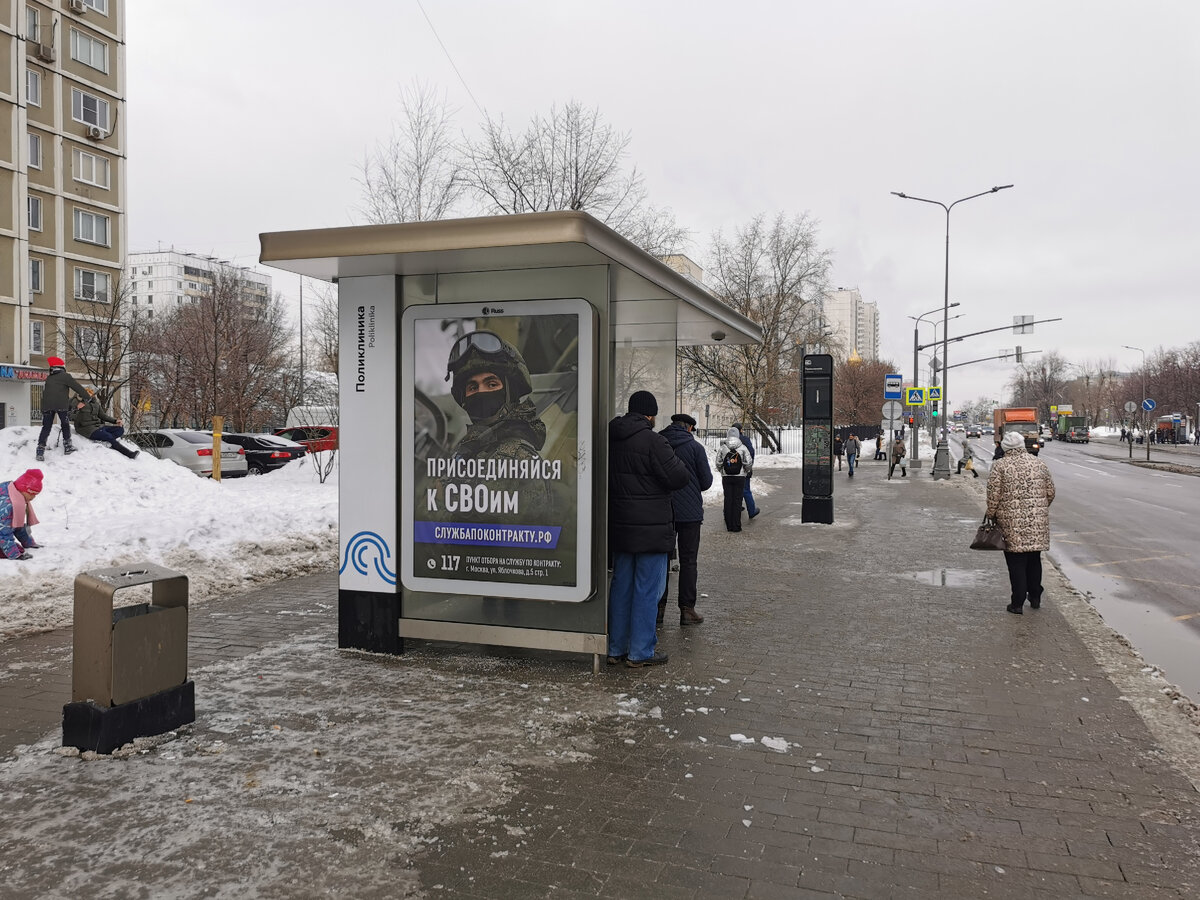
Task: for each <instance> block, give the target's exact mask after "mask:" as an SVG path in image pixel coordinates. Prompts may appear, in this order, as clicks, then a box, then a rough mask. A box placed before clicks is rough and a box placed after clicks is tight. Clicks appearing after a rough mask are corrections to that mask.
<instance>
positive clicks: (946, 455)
mask: <svg viewBox="0 0 1200 900" xmlns="http://www.w3.org/2000/svg"><path fill="white" fill-rule="evenodd" d="M1010 187H1012V185H1011V184H1001V185H997V186H995V187H993V188H991V189H990V190H986V191H980V192H979V193H978V194H972V195H971V196H969V197H961V198H959V199H958V200H955V201H954V202H953V203H951V204H950V205H949V206H947V205H946V204H945V203H943V202H942V201H940V200H927V199H926V198H924V197H913V196H911V195H909V194H905V193H902V192H900V191H892V193H893V194H895V195H896V196H897V197H899V198H900V199H901V200H916V201H918V202H919V203H932V204H933V205H934V206H940V207H941V208H942V209H944V210H945V211H946V271H945V278H944V280H943V295H942V326H943V328H945V326H946V325H947V324H948V323H949V321H950V210H952V209H954V207H956V206H958V204H960V203H965V202H966V201H968V200H974V199H975V198H976V197H982V196H984V194H994V193H996V192H997V191H1003V190H1007V189H1008V188H1010ZM949 334H950V332H949V329H948V328H947V329H946V330H945V331H943V332H942V405H943V406H945V405H946V404H947V403H948V402H949V397H948V394H947V391H946V349H947V347H946V345H947V343H948V337H949ZM933 477H934V478H937V479H943V478H949V477H950V425H949V420H948V419H945V418H943V419H942V438H941V440H940V441H938V445H937V454H936V456H935V457H934V462H933Z"/></svg>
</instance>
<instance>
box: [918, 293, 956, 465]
mask: <svg viewBox="0 0 1200 900" xmlns="http://www.w3.org/2000/svg"><path fill="white" fill-rule="evenodd" d="M950 305H951V306H958V301H957V300H956V301H954V302H953V303H951V304H950ZM940 311H941V307H940V306H939V307H937V309H931V310H930V311H929V312H924V313H921V314H920V315H919V316H909V317H908V318H910V319H912V320H913V367H912V377H913V387H920V385H919V384H918V383H917V381H918V378H917V351H918V350H920V349H921V342H920V338H919V337H918V333H917V332H918V328H919V327H920V325H921V320H923V319H924V318H925V317H926V316H932V315H933V314H934V313H935V312H940ZM956 318H957V317H956ZM933 324H934V325H936V324H937V323H936V322H935V323H933ZM933 337H934V343H936V342H937V332H936V331H934V334H933ZM915 434H916V428H915V427H914V428H913V435H915ZM910 439H912V436H910ZM910 462H911V463H912V467H913V468H914V469H919V468H921V442H920V441H917V440H913V441H912V460H911V461H910Z"/></svg>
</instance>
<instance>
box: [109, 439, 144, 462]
mask: <svg viewBox="0 0 1200 900" xmlns="http://www.w3.org/2000/svg"><path fill="white" fill-rule="evenodd" d="M108 446H110V447H112V448H113V449H114V450H116V451H117V452H118V453H120V454H121V455H122V456H124V457H128V458H129V459H137V455H138V454H139V453H141V452H142V451H140V450H130V449H129V448H128V447H126V446H125V445H124V444H122V443H121V442H120V441H113V442H112V443H111V444H109V445H108Z"/></svg>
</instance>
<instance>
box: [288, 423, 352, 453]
mask: <svg viewBox="0 0 1200 900" xmlns="http://www.w3.org/2000/svg"><path fill="white" fill-rule="evenodd" d="M275 435H276V436H277V437H282V438H287V439H288V440H289V441H299V442H300V443H301V444H303V445H304V446H305V447H307V448H308V452H309V453H320V452H321V451H322V450H336V449H337V448H338V430H337V427H336V426H334V425H296V426H295V427H293V428H280V429H279V430H278V431H276V432H275Z"/></svg>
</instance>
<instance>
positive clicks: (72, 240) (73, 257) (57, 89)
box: [0, 0, 125, 427]
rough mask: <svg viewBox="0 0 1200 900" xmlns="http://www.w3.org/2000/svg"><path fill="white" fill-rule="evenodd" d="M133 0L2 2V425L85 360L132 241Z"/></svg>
mask: <svg viewBox="0 0 1200 900" xmlns="http://www.w3.org/2000/svg"><path fill="white" fill-rule="evenodd" d="M124 16H125V2H124V0H13V2H9V3H0V60H2V62H0V73H3V74H2V75H0V186H2V187H3V194H0V196H5V197H8V198H9V202H8V203H6V204H5V203H0V427H3V426H4V425H6V424H8V425H16V424H20V425H28V424H31V423H34V422H38V423H40V421H41V416H40V412H39V410H40V406H41V387H40V383H41V382H42V381H44V380H45V377H46V358H47V357H48V356H60V357H62V358H63V359H64V360H65V361H66V363H67V368H68V370H69V371H70V372H71V373H72V374H74V375H75V376H76V377H77V378H79V379H80V380H81V381H85V382H86V379H87V372H86V368H85V367H84V366H83V365H82V364H81V357H82V356H83V355H85V354H86V353H87V352H88V350H89V348H90V347H91V346H92V344H93V343H94V342H93V341H92V337H93V336H94V329H89V325H88V323H89V321H94V320H95V317H96V309H95V305H96V304H97V303H105V302H108V296H109V292H110V290H111V286H112V285H113V284H114V282H115V281H116V279H117V277H118V275H119V273H120V271H121V266H122V262H123V256H124V247H125V129H124V123H123V119H124V116H123V115H122V113H123V111H124V105H125V100H124V98H125V40H124V36H125V18H124Z"/></svg>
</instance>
